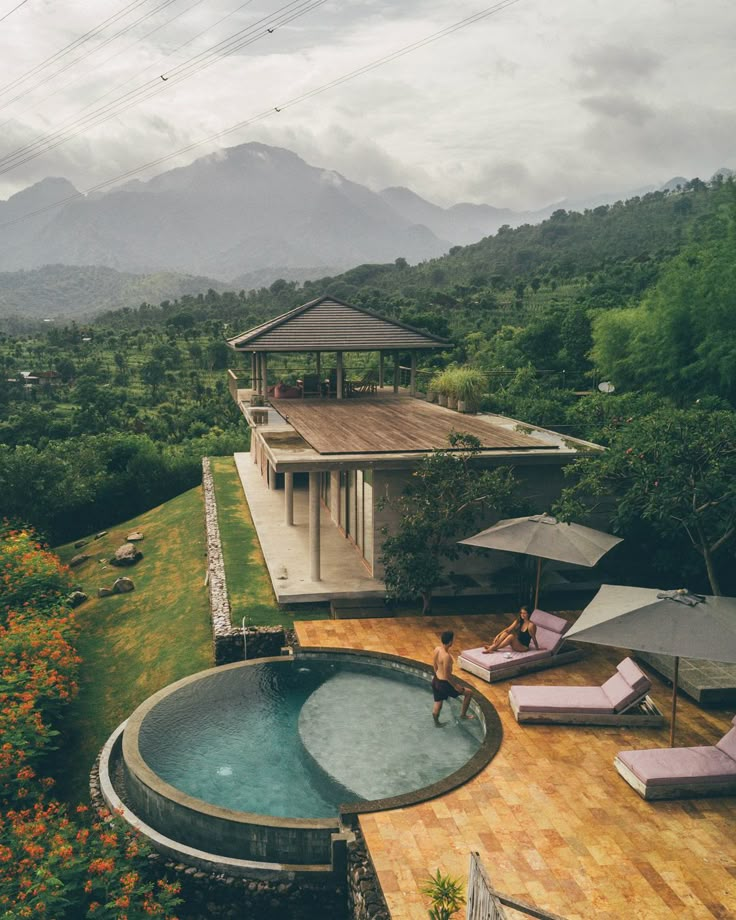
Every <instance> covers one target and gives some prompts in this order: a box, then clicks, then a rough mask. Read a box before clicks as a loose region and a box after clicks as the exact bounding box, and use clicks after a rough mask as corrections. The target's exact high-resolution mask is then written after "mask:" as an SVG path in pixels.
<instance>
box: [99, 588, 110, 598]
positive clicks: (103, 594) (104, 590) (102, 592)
mask: <svg viewBox="0 0 736 920" xmlns="http://www.w3.org/2000/svg"><path fill="white" fill-rule="evenodd" d="M112 593H113V591H112V588H98V589H97V597H112Z"/></svg>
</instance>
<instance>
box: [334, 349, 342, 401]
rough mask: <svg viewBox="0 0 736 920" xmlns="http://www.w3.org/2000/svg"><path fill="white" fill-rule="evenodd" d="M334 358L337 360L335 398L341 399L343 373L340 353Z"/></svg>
mask: <svg viewBox="0 0 736 920" xmlns="http://www.w3.org/2000/svg"><path fill="white" fill-rule="evenodd" d="M336 358H337V398H338V399H342V391H343V381H344V371H343V367H342V352H341V351H338V352H337V354H336Z"/></svg>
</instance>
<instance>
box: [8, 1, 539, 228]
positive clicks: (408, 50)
mask: <svg viewBox="0 0 736 920" xmlns="http://www.w3.org/2000/svg"><path fill="white" fill-rule="evenodd" d="M520 2H521V0H501V2H499V3H495V4H494V5H493V6H490V7H486V9H484V10H480V11H479V12H477V13H474V14H473V15H471V16H468V17H466V18H465V19H462V20H460V21H458V22H456V23H453V24H452V25H449V26H446V27H445V28H444V29H440V30H439V31H437V32H433V33H431V34H430V35H427V36H425V37H424V38H422V39H419V40H418V41H416V42H412V43H411V44H409V45H404V46H403V47H402V48H398V49H397V50H396V51H392V52H391V53H389V54H386V55H384V56H383V57H380V58H377V59H376V60H374V61H371V62H370V63H368V64H364V65H363V66H361V67H358V68H356V69H355V70H351V71H349V72H348V73H346V74H343V75H342V76H340V77H336V78H335V79H334V80H330V81H329V82H327V83H323V84H321V85H320V86H317V87H315V88H314V89H311V90H307V91H306V92H304V93H300V94H299V95H298V96H294V97H292V98H291V99H288V100H287V101H286V102H283V103H281V104H280V105H278V106H273V107H271V108H269V109H264V110H263V111H262V112H259V113H258V114H257V115H253V116H251V117H250V118H247V119H245V120H244V121H240V122H237V123H236V124H234V125H231V126H230V127H229V128H225V129H223V130H222V131H218V132H216V133H215V134H210V135H209V136H208V137H205V138H202V139H201V140H198V141H194V142H192V143H191V144H187V145H186V146H185V147H180V148H179V149H178V150H175V151H173V152H172V153H169V154H166V155H165V156H161V157H158V158H157V159H155V160H150V161H149V162H147V163H143V164H142V165H140V166H136V167H134V168H132V169H129V170H127V171H126V172H124V173H120V174H119V175H117V176H113V177H112V178H111V179H106V180H105V181H104V182H99V183H98V184H97V185H94V186H91V187H90V188H88V189H86V191H83V192H76V193H75V194H73V195H68V196H67V197H66V198H62V199H60V200H59V201H56V202H53V203H52V204H48V205H46V206H44V207H43V208H38V209H36V210H35V211H31V212H29V213H28V214H24V215H22V216H20V217H16V218H15V219H14V220H10V221H6V222H5V223H3V224H0V227H2V228H4V227H11V226H13V225H14V224H17V223H19V222H20V221H22V220H27V219H28V218H29V217H35V216H36V215H38V214H43V213H45V212H46V211H50V210H52V209H54V208H58V207H60V206H62V205H65V204H68V203H69V202H72V201H78V200H79V199H80V198H84V197H85V196H87V195H92V194H94V193H95V192H99V191H102V190H103V189H106V188H109V187H110V186H111V185H115V184H116V183H117V182H121V181H122V180H124V179H130V178H131V177H132V176H135V175H138V174H139V173H141V172H144V171H145V170H147V169H151V168H152V167H155V166H160V165H161V164H163V163H166V162H168V161H169V160H172V159H175V158H176V157H179V156H181V155H182V154H184V153H189V152H190V151H192V150H196V149H197V148H198V147H201V146H203V145H204V144H208V143H211V142H212V141H216V140H220V139H222V138H223V137H227V136H228V135H229V134H233V133H234V132H235V131H239V130H241V129H242V128H245V127H249V126H250V125H253V124H255V123H257V122H259V121H262V120H263V119H265V118H268V117H272V116H273V115H275V114H277V113H280V112H283V111H284V110H285V109H287V108H293V107H294V106H296V105H299V104H300V103H303V102H306V101H307V100H308V99H312V98H314V97H315V96H318V95H320V94H321V93H324V92H327V91H328V90H331V89H334V88H335V87H337V86H340V85H342V84H343V83H347V82H349V81H350V80H354V79H355V78H356V77H359V76H362V75H363V74H366V73H370V72H372V71H374V70H377V69H378V68H379V67H384V66H385V65H386V64H389V63H392V62H393V61H396V60H399V59H400V58H402V57H404V56H405V55H407V54H412V53H413V52H414V51H417V50H419V49H420V48H424V47H426V46H427V45H430V44H433V43H434V42H437V41H440V40H441V39H443V38H446V37H447V36H448V35H452V34H453V33H455V32H458V31H460V30H461V29H465V28H468V27H469V26H471V25H475V24H476V23H478V22H481V21H482V20H484V19H487V18H489V17H490V16H494V15H495V14H497V13H500V12H502V11H503V10H505V9H508V7H510V6H515V5H516V4H517V3H520Z"/></svg>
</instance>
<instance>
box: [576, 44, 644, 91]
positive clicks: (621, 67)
mask: <svg viewBox="0 0 736 920" xmlns="http://www.w3.org/2000/svg"><path fill="white" fill-rule="evenodd" d="M572 63H573V65H574V66H575V67H576V68H577V69H578V70H579V75H578V81H579V83H580V84H581V85H583V86H587V87H591V86H599V87H607V86H625V87H628V86H631V85H632V84H635V83H640V82H642V81H645V80H649V79H650V78H651V77H652V76H654V75H655V74H656V72H657V71H658V70H659V69H660V67H661V65H662V55H661V54H659V53H658V52H656V51H652V50H651V49H649V48H637V47H619V46H616V45H601V46H597V47H595V48H589V49H588V50H587V51H585V52H582V53H578V54H574V55H573V56H572Z"/></svg>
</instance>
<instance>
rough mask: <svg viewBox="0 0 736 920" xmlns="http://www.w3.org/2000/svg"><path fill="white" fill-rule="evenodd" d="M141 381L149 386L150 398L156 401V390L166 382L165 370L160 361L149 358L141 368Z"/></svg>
mask: <svg viewBox="0 0 736 920" xmlns="http://www.w3.org/2000/svg"><path fill="white" fill-rule="evenodd" d="M141 380H142V381H143V383H145V384H147V385H148V386H150V388H151V396H152V397H153V399H156V395H157V393H158V388H159V387H160V386H161V384H162V383H163V382H164V381H165V380H166V368H165V367H164V365H163V364H162V363H161V362H160V361H157V360H156V359H155V358H151V360H150V361H146V363H145V364H144V365H143V366H142V367H141Z"/></svg>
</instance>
